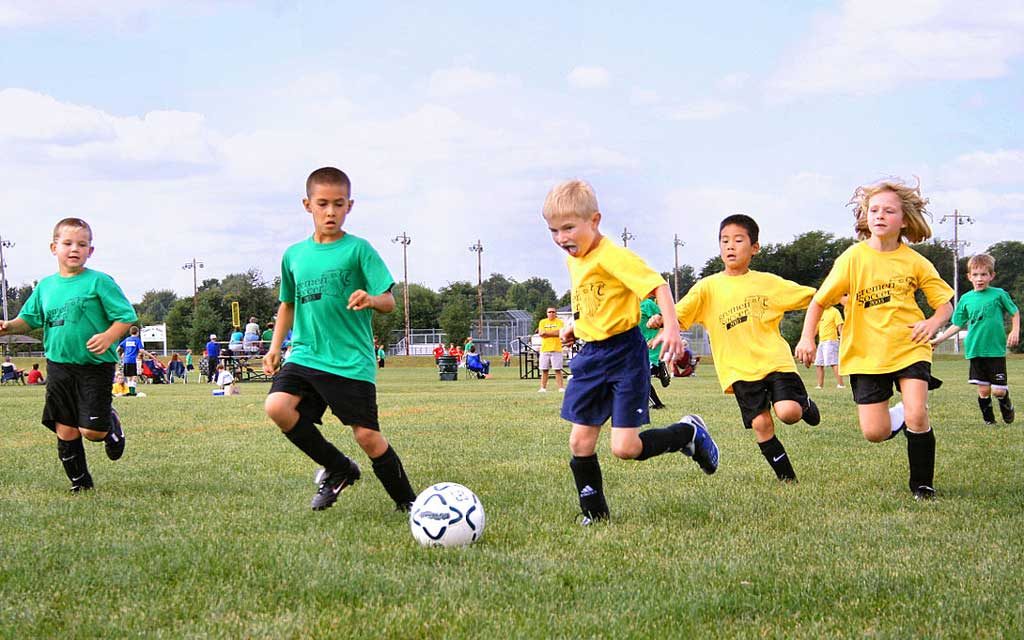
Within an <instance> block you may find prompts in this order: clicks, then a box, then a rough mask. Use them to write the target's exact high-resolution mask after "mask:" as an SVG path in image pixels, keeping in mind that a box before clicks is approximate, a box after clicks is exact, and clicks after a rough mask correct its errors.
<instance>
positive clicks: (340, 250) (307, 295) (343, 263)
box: [280, 233, 395, 383]
mask: <svg viewBox="0 0 1024 640" xmlns="http://www.w3.org/2000/svg"><path fill="white" fill-rule="evenodd" d="M394 284H395V281H394V278H392V277H391V272H390V271H388V268H387V265H385V264H384V261H383V260H382V259H381V257H380V255H379V254H378V253H377V251H376V250H375V249H374V248H373V247H372V246H370V243H369V242H367V241H366V240H363V239H362V238H358V237H356V236H353V235H352V234H349V233H346V234H345V235H344V236H342V237H341V239H340V240H338V241H336V242H329V243H323V244H321V243H317V242H313V238H307V239H306V240H303V241H302V242H299V243H296V244H293V245H292V246H290V247H288V249H287V250H286V251H285V252H284V257H283V258H282V259H281V294H280V299H281V302H285V303H288V304H292V305H294V308H295V322H294V324H293V325H292V341H291V353H290V354H289V356H288V362H293V363H295V364H300V365H302V366H304V367H310V368H313V369H318V370H320V371H326V372H329V373H333V374H335V375H339V376H343V377H345V378H351V379H353V380H363V381H366V382H371V383H373V382H376V380H377V368H376V367H377V361H376V360H375V359H374V356H375V354H374V350H373V327H372V324H371V323H372V320H373V310H372V309H363V310H362V311H352V310H350V309H348V308H347V307H348V298H349V296H351V295H352V293H353V292H354V291H356V290H358V289H362V290H364V291H366V292H367V293H368V294H370V295H371V296H377V295H381V294H382V293H386V292H388V291H390V290H391V287H393V286H394Z"/></svg>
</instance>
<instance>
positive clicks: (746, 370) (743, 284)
mask: <svg viewBox="0 0 1024 640" xmlns="http://www.w3.org/2000/svg"><path fill="white" fill-rule="evenodd" d="M813 295H814V289H813V288H812V287H805V286H803V285H799V284H797V283H795V282H791V281H789V280H786V279H784V278H780V277H779V276H777V275H775V274H772V273H765V272H763V271H748V272H746V273H745V274H743V275H741V276H730V275H726V274H725V273H724V272H722V273H716V274H715V275H713V276H708V277H707V278H703V279H701V280H698V281H697V284H695V285H694V286H693V288H691V289H690V291H689V293H687V294H686V295H685V296H684V297H683V299H682V300H680V301H679V303H678V304H676V315H677V316H678V317H679V326H680V327H681V328H683V329H686V328H688V327H689V326H690V325H692V324H695V323H700V324H702V325H704V328H705V329H706V330H707V332H708V336H709V337H710V339H711V353H712V354H713V355H714V357H715V371H716V372H717V373H718V382H719V384H721V385H722V390H723V391H725V392H726V393H732V383H734V382H737V381H744V382H756V381H758V380H763V379H764V378H765V377H766V376H767V375H768V374H769V373H774V372H776V371H793V372H795V371H796V363H795V362H794V360H793V354H792V353H790V351H789V344H788V343H787V342H786V341H785V340H784V339H783V337H782V334H780V333H779V323H780V322H782V316H783V314H784V313H785V312H786V311H793V310H796V309H803V308H805V307H807V305H808V304H810V303H811V297H812V296H813Z"/></svg>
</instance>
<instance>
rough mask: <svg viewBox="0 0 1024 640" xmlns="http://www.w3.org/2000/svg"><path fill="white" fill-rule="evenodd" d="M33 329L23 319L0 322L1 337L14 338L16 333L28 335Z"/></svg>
mask: <svg viewBox="0 0 1024 640" xmlns="http://www.w3.org/2000/svg"><path fill="white" fill-rule="evenodd" d="M31 329H32V327H30V326H28V323H27V322H25V321H24V320H22V319H21V318H15V319H14V320H0V336H13V335H14V334H16V333H28V332H29V331H30V330H31Z"/></svg>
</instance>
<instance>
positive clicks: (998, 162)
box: [939, 149, 1024, 187]
mask: <svg viewBox="0 0 1024 640" xmlns="http://www.w3.org/2000/svg"><path fill="white" fill-rule="evenodd" d="M939 178H940V180H941V184H943V185H968V186H972V187H980V186H986V185H1020V184H1021V181H1022V179H1024V150H1020V149H1000V150H998V151H973V152H971V153H965V154H963V155H961V156H959V157H957V158H956V159H955V160H953V161H952V162H950V163H948V164H946V165H944V166H943V167H942V168H941V169H940V171H939Z"/></svg>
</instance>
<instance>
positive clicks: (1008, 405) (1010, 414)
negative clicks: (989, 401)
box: [999, 396, 1015, 424]
mask: <svg viewBox="0 0 1024 640" xmlns="http://www.w3.org/2000/svg"><path fill="white" fill-rule="evenodd" d="M1003 400H1006V402H1003ZM999 413H1001V414H1003V422H1005V423H1006V424H1010V423H1011V422H1013V419H1014V417H1015V412H1014V410H1013V402H1012V401H1011V400H1010V396H1004V397H1002V398H999Z"/></svg>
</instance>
